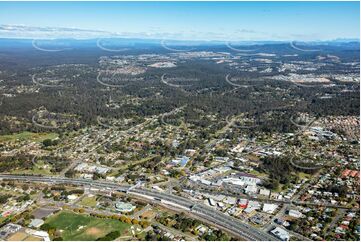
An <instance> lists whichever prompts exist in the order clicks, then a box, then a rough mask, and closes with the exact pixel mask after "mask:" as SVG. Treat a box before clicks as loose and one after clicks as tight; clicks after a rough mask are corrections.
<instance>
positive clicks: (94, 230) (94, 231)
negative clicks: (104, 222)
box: [85, 227, 103, 236]
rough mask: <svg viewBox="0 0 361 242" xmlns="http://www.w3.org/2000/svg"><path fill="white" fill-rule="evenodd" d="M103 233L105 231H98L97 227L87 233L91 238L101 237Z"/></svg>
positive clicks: (91, 228)
mask: <svg viewBox="0 0 361 242" xmlns="http://www.w3.org/2000/svg"><path fill="white" fill-rule="evenodd" d="M102 232H103V231H102V230H101V229H98V228H96V227H90V228H88V229H87V230H86V231H85V233H86V234H87V235H91V236H99V235H100V234H101V233H102Z"/></svg>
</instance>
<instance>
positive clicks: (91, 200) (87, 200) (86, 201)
mask: <svg viewBox="0 0 361 242" xmlns="http://www.w3.org/2000/svg"><path fill="white" fill-rule="evenodd" d="M79 205H82V206H87V207H95V206H96V205H97V197H96V196H88V197H84V198H83V199H82V200H81V201H80V203H79Z"/></svg>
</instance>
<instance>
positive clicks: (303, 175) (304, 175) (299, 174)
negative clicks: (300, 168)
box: [298, 172, 312, 180]
mask: <svg viewBox="0 0 361 242" xmlns="http://www.w3.org/2000/svg"><path fill="white" fill-rule="evenodd" d="M298 177H299V178H300V179H308V180H309V179H311V177H312V176H311V175H310V174H306V173H304V172H298Z"/></svg>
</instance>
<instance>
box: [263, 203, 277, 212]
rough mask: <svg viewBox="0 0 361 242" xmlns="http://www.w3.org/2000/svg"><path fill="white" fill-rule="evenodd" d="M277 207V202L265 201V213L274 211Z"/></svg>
mask: <svg viewBox="0 0 361 242" xmlns="http://www.w3.org/2000/svg"><path fill="white" fill-rule="evenodd" d="M277 208H278V205H277V204H272V203H265V204H263V209H262V210H263V212H265V213H274V212H275V211H276V209H277Z"/></svg>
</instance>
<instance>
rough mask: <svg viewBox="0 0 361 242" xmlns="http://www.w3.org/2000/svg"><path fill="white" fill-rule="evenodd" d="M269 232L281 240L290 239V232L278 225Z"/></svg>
mask: <svg viewBox="0 0 361 242" xmlns="http://www.w3.org/2000/svg"><path fill="white" fill-rule="evenodd" d="M271 233H272V234H273V235H274V236H276V237H277V238H279V239H280V240H283V241H288V240H289V239H290V234H289V233H288V232H287V231H286V230H284V229H282V228H280V227H276V228H275V229H273V230H271Z"/></svg>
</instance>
